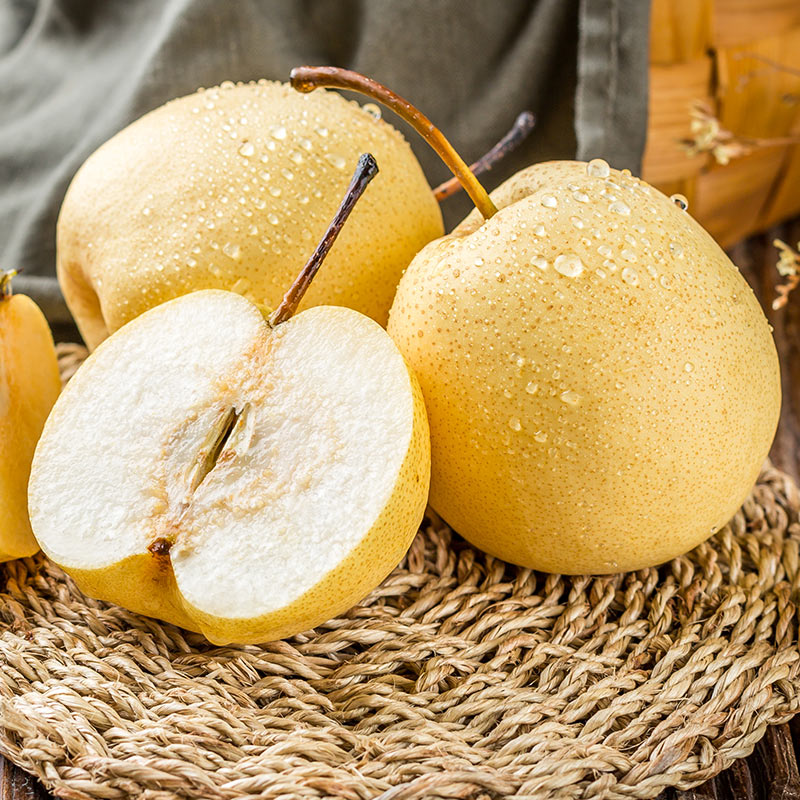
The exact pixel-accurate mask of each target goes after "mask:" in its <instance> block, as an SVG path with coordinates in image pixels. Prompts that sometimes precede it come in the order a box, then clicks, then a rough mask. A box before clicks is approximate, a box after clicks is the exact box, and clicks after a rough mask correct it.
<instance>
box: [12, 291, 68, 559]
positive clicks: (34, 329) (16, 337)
mask: <svg viewBox="0 0 800 800" xmlns="http://www.w3.org/2000/svg"><path fill="white" fill-rule="evenodd" d="M9 280H10V277H9V276H5V277H4V276H0V448H2V458H0V498H2V502H0V561H8V560H10V559H13V558H21V557H23V556H30V555H33V554H34V553H35V552H37V551H38V549H39V546H38V544H37V543H36V540H35V539H34V537H33V532H32V531H31V526H30V522H29V520H28V476H29V474H30V469H31V459H32V458H33V452H34V448H35V447H36V442H37V440H38V439H39V436H40V434H41V432H42V427H43V425H44V421H45V419H46V418H47V414H48V413H49V411H50V409H51V408H52V406H53V403H55V401H56V398H57V397H58V393H59V391H60V389H61V381H60V379H59V375H58V361H57V359H56V352H55V349H54V347H53V336H52V334H51V333H50V328H49V327H48V325H47V321H46V320H45V318H44V315H43V314H42V312H41V310H40V309H39V307H38V306H37V305H36V304H35V303H34V302H33V300H31V299H30V298H29V297H26V296H25V295H20V294H16V295H14V294H8V293H7V291H6V290H5V289H4V286H5V284H6V283H7V281H9Z"/></svg>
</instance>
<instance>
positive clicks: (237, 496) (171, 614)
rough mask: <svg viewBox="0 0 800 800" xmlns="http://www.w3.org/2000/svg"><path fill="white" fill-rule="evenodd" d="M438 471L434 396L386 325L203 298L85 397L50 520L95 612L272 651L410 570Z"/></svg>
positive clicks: (66, 428)
mask: <svg viewBox="0 0 800 800" xmlns="http://www.w3.org/2000/svg"><path fill="white" fill-rule="evenodd" d="M429 457H430V456H429V442H428V431H427V422H426V418H425V412H424V406H423V403H422V399H421V394H420V391H419V388H418V385H417V383H416V379H415V377H414V376H413V374H412V373H411V372H410V371H409V369H408V368H407V366H406V364H405V362H404V360H403V358H402V356H401V355H400V353H399V352H398V351H397V349H396V347H395V346H394V344H393V343H392V341H391V340H390V338H389V337H388V335H387V334H386V333H385V331H384V330H383V329H382V328H380V326H379V325H377V324H376V323H375V322H373V321H372V320H370V319H368V318H367V317H365V316H363V315H361V314H358V313H357V312H355V311H351V310H349V309H345V308H338V307H328V306H322V307H317V308H313V309H309V310H307V311H305V312H303V313H300V314H298V315H297V316H295V317H293V318H292V319H290V320H289V321H287V322H285V323H282V324H281V325H278V326H276V327H275V328H272V327H270V326H269V325H268V324H267V322H266V321H265V320H264V318H263V316H262V314H261V312H260V311H259V310H258V309H257V308H256V306H254V305H253V304H252V303H250V302H249V301H248V300H246V299H244V298H242V297H240V296H238V295H236V294H233V293H229V292H223V291H215V290H207V291H200V292H195V293H192V294H189V295H186V296H183V297H181V298H178V299H176V300H173V301H170V302H168V303H166V304H164V305H161V306H159V307H158V308H155V309H152V310H150V311H148V312H147V313H145V314H143V315H142V316H141V317H139V318H138V319H136V320H134V321H133V322H132V323H131V324H129V325H127V326H126V327H125V328H124V329H123V330H121V331H119V332H118V333H117V334H115V335H114V336H112V337H111V338H110V339H109V340H108V341H106V342H104V343H103V344H102V345H101V346H100V347H99V348H98V349H97V350H96V351H95V352H94V353H93V354H92V356H90V358H89V359H88V360H87V362H86V363H85V364H84V365H83V366H82V367H81V369H80V370H79V371H78V373H77V374H76V375H75V377H74V378H73V379H72V381H71V382H70V383H69V384H68V386H67V387H66V389H65V391H64V393H63V395H62V397H61V398H60V400H59V402H58V403H57V404H56V407H55V409H54V410H53V413H52V415H51V418H50V420H49V421H48V423H47V426H46V428H45V431H44V434H43V436H42V439H41V442H40V444H39V447H38V448H37V452H36V456H35V461H34V467H33V472H32V479H31V487H30V510H31V519H32V522H33V526H34V530H35V532H36V535H37V537H38V539H39V541H40V543H41V545H42V548H43V550H44V551H45V552H46V554H47V555H48V556H49V557H50V558H52V559H53V560H54V561H56V562H57V563H58V564H60V565H61V566H63V567H64V569H65V570H66V571H67V572H69V573H71V574H72V575H73V576H74V577H75V579H76V580H77V582H78V584H79V586H81V588H83V589H84V591H86V592H87V593H88V594H90V595H92V596H95V597H98V598H101V599H106V600H111V601H113V602H116V603H118V604H120V605H122V606H124V607H126V608H128V609H131V610H133V611H137V612H141V613H145V614H150V615H153V616H158V617H161V618H163V619H166V620H168V621H172V622H175V623H177V624H180V625H183V626H184V627H187V628H191V629H194V630H200V631H202V632H203V633H204V634H205V635H206V636H207V638H208V639H210V640H211V641H213V642H220V643H222V642H257V641H266V640H270V639H276V638H282V637H284V636H287V635H291V634H294V633H297V632H299V631H301V630H305V629H307V628H309V627H312V626H314V625H316V624H318V623H320V622H322V621H324V620H326V619H328V618H330V617H331V616H334V615H336V614H338V613H341V612H343V611H345V610H346V609H347V608H349V607H350V606H351V605H352V604H353V603H355V602H357V601H358V600H360V599H361V598H362V597H363V596H364V595H365V594H366V593H367V592H368V591H370V590H371V589H372V588H374V587H375V586H376V585H377V584H378V583H379V582H380V581H381V580H382V579H383V578H384V577H385V576H386V574H388V572H390V571H391V569H393V568H394V567H395V566H396V564H397V563H398V562H399V560H400V559H401V558H402V556H403V554H404V553H405V551H406V549H407V548H408V546H409V544H410V542H411V539H412V538H413V536H414V534H415V533H416V530H417V527H418V525H419V522H420V521H421V518H422V514H423V511H424V507H425V502H426V498H427V490H428V480H429Z"/></svg>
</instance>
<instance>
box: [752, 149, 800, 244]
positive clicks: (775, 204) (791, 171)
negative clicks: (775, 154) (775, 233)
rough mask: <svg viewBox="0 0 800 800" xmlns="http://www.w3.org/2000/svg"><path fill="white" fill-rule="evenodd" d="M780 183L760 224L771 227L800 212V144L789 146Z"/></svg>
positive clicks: (768, 203)
mask: <svg viewBox="0 0 800 800" xmlns="http://www.w3.org/2000/svg"><path fill="white" fill-rule="evenodd" d="M782 152H783V153H784V161H783V166H782V167H781V169H780V170H779V173H778V183H777V185H776V187H775V189H774V191H773V193H772V195H771V196H770V198H769V199H768V200H767V204H766V207H765V208H764V209H763V211H762V213H761V217H760V219H759V226H760V227H761V228H769V227H772V226H773V225H777V224H778V223H779V222H781V221H782V220H784V219H788V218H789V217H794V216H796V215H798V214H800V188H798V187H800V145H795V146H794V147H787V148H784V149H783V150H782Z"/></svg>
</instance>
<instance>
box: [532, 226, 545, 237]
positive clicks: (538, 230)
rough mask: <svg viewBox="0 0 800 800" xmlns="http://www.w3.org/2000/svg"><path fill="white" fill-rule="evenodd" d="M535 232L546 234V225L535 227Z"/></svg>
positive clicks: (536, 234) (538, 234)
mask: <svg viewBox="0 0 800 800" xmlns="http://www.w3.org/2000/svg"><path fill="white" fill-rule="evenodd" d="M533 233H534V235H535V236H544V234H545V229H544V225H537V226H536V227H535V228H534V229H533Z"/></svg>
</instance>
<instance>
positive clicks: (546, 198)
mask: <svg viewBox="0 0 800 800" xmlns="http://www.w3.org/2000/svg"><path fill="white" fill-rule="evenodd" d="M542 205H543V206H544V207H545V208H556V207H557V206H558V200H556V198H555V197H554V196H553V195H552V194H545V195H542Z"/></svg>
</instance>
